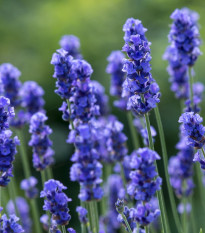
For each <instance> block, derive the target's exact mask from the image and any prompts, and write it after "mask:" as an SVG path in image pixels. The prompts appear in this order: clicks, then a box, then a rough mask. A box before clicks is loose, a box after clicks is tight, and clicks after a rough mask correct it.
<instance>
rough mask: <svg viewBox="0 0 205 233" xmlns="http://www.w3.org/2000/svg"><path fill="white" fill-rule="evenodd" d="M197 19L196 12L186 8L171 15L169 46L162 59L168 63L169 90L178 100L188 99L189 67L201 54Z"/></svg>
mask: <svg viewBox="0 0 205 233" xmlns="http://www.w3.org/2000/svg"><path fill="white" fill-rule="evenodd" d="M198 18H199V16H198V14H197V13H196V12H194V11H190V10H189V9H187V8H183V9H176V10H175V11H174V12H173V13H172V15H171V19H172V20H173V24H172V25H171V30H170V34H169V42H170V45H169V46H168V47H167V50H166V52H165V54H164V59H166V60H168V62H169V66H168V68H167V70H168V73H169V75H170V82H171V90H172V91H173V92H174V93H175V95H176V97H177V98H179V99H188V98H189V78H190V77H189V74H188V72H189V67H193V65H194V64H195V62H196V60H197V58H198V56H199V55H200V54H201V52H200V49H199V45H200V44H201V41H200V39H199V28H198V24H197V21H198Z"/></svg>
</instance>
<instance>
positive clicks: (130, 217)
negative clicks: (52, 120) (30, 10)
mask: <svg viewBox="0 0 205 233" xmlns="http://www.w3.org/2000/svg"><path fill="white" fill-rule="evenodd" d="M171 19H172V20H173V23H172V25H171V30H170V33H169V42H170V45H169V46H168V48H167V49H166V52H165V54H164V59H166V60H168V63H169V66H168V68H167V71H168V73H169V76H170V80H169V81H170V82H171V90H172V91H173V92H174V93H175V96H176V97H177V98H178V99H181V100H182V102H181V116H180V117H179V123H181V126H180V134H179V142H178V143H177V145H176V149H177V150H178V151H177V153H176V155H174V156H171V157H170V159H169V163H168V156H167V149H166V142H165V137H164V131H163V126H162V122H161V117H160V113H159V109H158V104H159V103H160V98H161V93H160V88H159V85H158V84H157V82H156V80H155V79H154V78H153V77H152V73H151V69H152V68H151V59H152V58H151V49H150V46H151V43H150V42H149V41H148V39H147V38H146V36H145V32H146V31H147V29H146V28H144V26H143V24H142V22H141V21H140V20H138V19H134V18H129V19H127V20H126V22H125V24H124V26H123V32H124V42H125V44H124V46H123V48H122V52H121V51H119V50H117V51H112V52H111V54H110V55H109V57H108V58H107V60H108V65H107V68H106V72H107V73H108V74H109V75H110V76H111V85H110V95H112V96H113V97H115V98H116V99H115V100H114V103H113V105H114V106H115V107H117V108H118V109H120V110H122V112H121V114H123V113H124V112H126V114H127V120H128V124H129V129H130V131H131V137H132V139H130V137H129V136H127V135H126V134H125V132H124V129H125V131H126V126H127V125H126V124H125V125H124V124H123V123H122V122H120V121H119V120H118V118H117V117H116V116H114V115H113V112H112V108H110V106H109V98H108V96H107V95H106V90H105V88H104V87H103V86H102V85H101V84H100V83H99V82H97V81H95V80H91V75H92V74H93V69H92V67H91V65H90V64H89V63H88V62H87V61H86V60H84V59H83V55H82V54H81V52H80V40H79V39H78V38H77V37H76V36H74V35H65V36H63V37H62V38H61V40H60V42H59V44H60V46H61V48H60V49H58V50H56V52H55V53H54V54H53V56H52V59H51V64H52V65H53V66H54V74H53V77H54V78H55V80H56V90H55V93H56V94H57V95H59V96H60V98H61V99H62V105H61V107H60V108H59V111H61V112H62V118H63V120H64V121H65V123H66V124H67V128H68V130H69V132H68V138H67V140H66V142H67V143H69V144H72V145H73V150H74V153H73V154H72V155H66V156H67V159H70V160H71V162H72V165H71V167H70V170H69V174H70V175H68V174H67V179H69V178H70V180H71V181H72V182H77V183H78V185H79V193H78V199H79V203H78V204H77V208H75V209H76V212H77V213H76V215H78V217H79V223H80V225H81V231H79V230H77V231H76V230H74V228H76V229H78V227H77V226H75V227H74V228H72V227H70V226H71V225H72V221H71V214H70V209H71V210H72V209H73V208H72V205H73V203H70V205H69V208H70V209H69V208H68V203H69V202H71V201H72V199H71V198H69V197H68V195H67V190H68V189H67V187H66V186H64V185H63V184H62V183H61V181H58V180H56V179H54V177H53V172H52V168H51V166H53V165H54V164H55V160H54V150H53V149H52V145H53V143H52V141H51V139H50V136H51V133H52V130H51V128H50V127H49V126H48V125H46V123H45V122H46V121H47V120H48V117H47V116H46V110H45V109H44V105H45V101H44V99H43V95H44V90H43V88H41V87H40V86H39V85H38V84H37V83H36V82H34V81H26V82H25V83H21V81H20V80H19V77H20V75H21V72H20V71H19V70H18V69H17V68H16V67H14V66H13V65H11V64H9V63H4V64H2V65H0V210H1V212H2V211H4V209H7V212H8V214H9V216H7V215H6V214H5V213H4V214H2V215H1V214H0V232H2V233H10V232H11V233H12V232H16V233H20V232H26V233H34V232H35V233H42V232H43V231H45V232H50V233H66V232H69V233H76V232H81V233H118V232H129V233H155V231H156V229H157V232H160V231H162V232H164V233H171V232H174V231H175V232H178V233H188V232H189V231H188V228H189V227H190V226H191V229H192V232H194V233H195V232H199V226H198V225H197V224H195V214H194V209H195V206H194V202H193V199H192V196H193V193H194V192H195V190H196V189H197V187H198V186H199V189H200V192H201V193H200V194H201V197H202V198H203V197H204V195H203V194H205V191H204V187H203V186H202V177H201V176H200V172H201V170H202V171H203V170H205V149H204V146H205V136H204V135H205V127H204V126H203V124H202V122H203V118H202V117H201V116H200V114H201V112H200V111H201V108H200V106H199V105H200V103H201V102H202V97H203V91H204V85H203V84H202V83H199V82H196V83H193V77H192V76H193V74H194V71H193V66H194V65H195V63H196V61H197V59H198V57H199V55H201V52H200V49H199V46H200V44H201V39H200V35H199V27H198V14H197V13H195V12H193V11H191V10H189V9H187V8H183V9H177V10H175V11H174V12H173V13H172V15H171ZM123 52H124V53H125V54H126V56H125V54H124V53H123ZM152 109H154V112H155V116H156V120H157V126H158V130H157V129H155V128H154V127H153V126H151V125H150V118H149V117H150V115H151V114H152ZM14 111H15V112H16V113H17V114H16V116H15V113H14ZM26 125H29V133H30V134H31V139H30V141H29V142H28V145H29V146H30V147H32V152H33V159H32V162H33V167H34V169H35V170H36V171H37V172H40V173H41V179H42V187H41V190H42V191H41V192H40V194H39V191H38V190H39V186H40V185H41V184H40V182H39V181H38V179H37V177H35V176H34V174H33V171H32V169H31V167H30V162H31V161H30V157H29V155H28V151H27V148H26V145H27V141H26V139H25V137H23V134H24V131H23V130H25V129H26V127H27V126H26ZM12 131H14V132H12ZM15 133H17V134H18V135H19V139H20V140H19V139H18V137H17V136H14V137H12V135H13V134H14V135H15ZM54 133H55V131H54ZM157 134H159V137H160V142H161V150H162V153H161V155H162V156H161V157H160V156H159V154H158V152H157V151H155V149H154V147H155V145H154V143H155V142H157V141H158V139H157V137H155V136H156V135H157ZM129 140H132V149H133V151H132V152H131V153H128V151H129V152H130V151H131V148H129V147H128V143H127V142H129ZM19 144H20V152H21V161H22V164H23V171H24V172H23V173H24V178H23V180H22V181H21V182H20V185H19V184H18V182H19V181H18V180H17V179H16V175H17V172H18V171H16V169H17V168H16V167H15V166H16V165H15V163H14V162H15V155H16V154H17V146H19ZM143 146H144V147H143ZM56 154H57V156H58V151H57V153H56ZM160 159H161V160H162V163H163V171H164V172H165V180H163V179H162V178H161V177H162V176H163V175H161V171H162V170H161V169H159V171H158V166H159V162H160V161H159V160H160ZM195 162H198V163H199V164H200V168H201V169H200V170H199V167H196V163H195ZM194 167H196V169H195V168H194ZM54 168H55V167H54ZM195 172H196V173H197V176H198V178H199V179H198V181H197V182H195V178H194V175H195ZM54 174H55V173H54ZM56 175H57V174H55V176H56ZM165 184H166V186H167V190H166V189H165ZM7 186H8V190H9V196H10V197H9V198H10V200H9V201H8V198H7V196H5V195H1V189H6V188H7ZM17 186H20V188H21V189H22V190H23V191H24V193H23V192H19V190H18V191H17V190H16V187H17ZM71 188H72V186H71V187H69V196H70V195H72V192H70V190H71ZM6 191H7V190H6ZM164 191H168V194H169V195H168V197H169V198H168V200H169V202H167V201H166V202H165V201H164V196H163V192H164ZM3 193H4V194H5V192H3ZM22 193H23V195H22V196H21V194H22ZM173 193H175V194H176V196H177V198H178V199H179V205H178V208H177V204H176V202H175V201H176V200H175V198H174V194H173ZM1 196H2V200H3V203H2V202H1ZM39 198H42V199H43V202H44V204H43V206H42V208H41V209H43V210H44V211H46V213H44V214H43V215H42V216H41V217H40V212H42V211H41V210H40V211H39V208H38V205H39V204H40V202H39ZM73 199H75V197H73ZM200 201H201V202H202V205H204V204H203V203H204V202H203V199H202V200H200ZM6 203H7V205H6ZM169 204H170V206H171V213H172V215H171V214H170V215H169V218H168V214H167V212H168V206H169ZM204 206H205V205H204ZM3 208H4V209H3ZM30 209H31V211H32V217H31V216H30V213H29V210H30ZM177 211H178V212H177ZM179 214H180V215H181V220H180V218H179ZM172 218H173V219H172ZM189 218H190V219H191V224H190V226H189V225H188V224H187V222H188V220H189ZM159 219H160V220H161V221H160V222H159V221H158V220H159ZM19 220H20V221H19ZM18 221H19V223H18ZM40 223H41V224H40ZM160 223H161V224H160ZM156 226H157V227H156ZM174 226H176V229H175V227H174ZM173 229H174V230H173ZM200 232H201V230H200Z"/></svg>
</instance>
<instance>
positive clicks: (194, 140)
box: [164, 8, 205, 213]
mask: <svg viewBox="0 0 205 233" xmlns="http://www.w3.org/2000/svg"><path fill="white" fill-rule="evenodd" d="M198 18H199V16H198V14H197V13H196V12H194V11H190V10H189V9H187V8H183V9H176V10H175V11H174V12H173V13H172V15H171V19H172V20H173V24H172V25H171V30H170V34H169V42H170V43H171V44H170V45H169V46H168V48H167V50H166V52H165V54H164V59H166V60H168V62H169V66H168V68H167V71H168V73H169V75H170V82H171V90H172V91H173V92H175V96H176V98H179V99H184V100H185V106H184V109H183V111H184V113H182V115H181V116H180V118H179V122H180V123H182V125H181V127H180V141H179V143H178V144H177V145H176V148H177V149H178V153H177V155H175V156H172V157H171V158H170V160H169V165H168V172H169V175H170V183H171V185H172V187H173V188H174V191H175V193H176V195H177V196H178V197H179V198H187V197H188V196H190V195H191V194H192V191H193V188H194V187H195V185H194V182H193V161H198V162H200V163H201V167H202V168H203V164H205V163H204V162H205V160H204V158H202V157H201V154H200V152H199V151H198V152H197V153H196V154H195V156H194V149H201V148H203V145H204V139H203V137H204V136H203V134H204V127H203V125H202V124H201V122H202V118H201V117H200V116H199V115H198V114H197V113H199V112H200V107H199V104H200V103H201V101H202V93H203V91H204V85H203V84H202V83H199V82H197V83H193V84H192V81H191V76H189V70H190V69H191V68H192V67H193V66H194V64H195V62H196V60H197V58H198V56H199V55H200V54H201V52H200V49H199V46H200V44H201V41H200V38H199V36H200V35H199V28H198V25H197V24H198V23H197V21H198ZM191 73H192V74H193V73H194V72H193V70H192V72H190V75H191ZM192 93H193V94H192ZM192 95H193V96H192ZM188 205H190V203H188ZM182 207H183V208H182ZM190 208H191V207H190ZM190 208H189V209H190ZM186 209H187V207H186V206H184V205H183V204H181V207H180V211H179V212H180V213H182V212H184V211H185V210H186ZM189 212H190V211H187V213H189Z"/></svg>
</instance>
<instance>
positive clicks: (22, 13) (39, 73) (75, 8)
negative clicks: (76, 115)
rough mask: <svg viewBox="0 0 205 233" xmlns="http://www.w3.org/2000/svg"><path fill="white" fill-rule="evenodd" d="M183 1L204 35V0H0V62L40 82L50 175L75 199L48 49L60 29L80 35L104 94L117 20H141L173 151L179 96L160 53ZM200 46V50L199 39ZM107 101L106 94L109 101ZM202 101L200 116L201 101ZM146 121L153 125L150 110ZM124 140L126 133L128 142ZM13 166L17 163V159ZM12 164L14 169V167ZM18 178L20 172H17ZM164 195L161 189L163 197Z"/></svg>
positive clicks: (200, 72) (119, 39)
mask: <svg viewBox="0 0 205 233" xmlns="http://www.w3.org/2000/svg"><path fill="white" fill-rule="evenodd" d="M184 6H186V7H189V8H191V9H192V10H196V11H197V12H198V13H199V14H200V21H199V22H200V25H201V30H200V32H201V37H202V40H203V39H204V38H205V23H204V22H205V1H204V0H193V1H191V0H190V1H185V0H180V1H179V0H154V1H153V0H101V1H100V0H35V1H28V0H18V1H17V0H0V63H4V62H10V63H12V64H13V65H15V66H16V67H18V68H19V69H20V70H21V72H22V76H21V80H22V81H26V80H35V81H36V82H38V83H39V84H40V85H41V86H42V87H43V88H44V90H45V100H46V106H45V108H46V111H47V115H48V117H49V121H48V123H49V124H50V126H51V128H52V129H53V131H54V133H53V135H52V139H53V141H54V149H55V151H56V165H55V167H54V174H55V178H56V179H60V180H61V181H62V182H63V183H64V184H65V185H67V186H68V194H69V196H70V197H72V198H73V200H74V202H76V201H77V192H78V191H77V189H78V185H77V184H71V183H70V181H69V167H70V165H71V164H70V162H69V158H70V156H71V154H72V147H71V146H69V145H67V144H66V143H65V140H66V138H67V134H68V128H67V124H66V123H64V122H63V120H62V119H61V114H60V113H59V112H58V107H59V106H60V105H61V102H62V101H61V99H60V97H59V96H57V95H56V94H55V93H54V89H55V80H54V79H53V78H52V74H53V67H52V66H51V65H50V60H51V56H52V54H53V52H55V50H56V49H58V48H59V44H58V41H59V40H60V38H61V36H62V35H65V34H74V35H76V36H78V37H79V38H80V41H81V51H82V54H83V56H84V58H85V59H86V60H87V61H88V62H89V63H91V65H92V67H93V69H94V73H93V75H92V79H96V80H98V81H99V82H100V83H101V84H103V85H104V86H105V88H106V93H107V94H109V83H110V79H109V76H108V75H107V74H106V73H105V68H106V65H107V61H106V58H107V57H108V55H109V54H110V52H111V51H112V50H120V49H121V48H122V46H123V32H122V26H123V24H124V23H125V21H126V19H127V18H129V17H134V18H138V19H140V20H142V22H143V25H144V26H145V27H146V28H148V32H147V34H146V35H147V38H148V40H149V41H151V42H152V46H151V49H152V57H153V59H152V68H153V69H152V74H153V77H154V78H155V79H156V80H157V82H158V83H159V85H160V88H161V92H162V98H161V103H160V111H161V115H162V121H163V125H164V129H165V136H166V140H167V145H168V154H169V156H170V155H173V154H175V153H176V150H175V144H176V143H177V140H178V127H179V124H178V123H177V121H178V118H179V114H180V109H179V101H178V100H176V99H175V98H174V94H173V93H172V92H171V91H170V85H169V82H168V74H167V72H166V66H167V63H166V62H165V61H163V60H162V55H163V53H164V51H165V48H166V46H167V45H168V40H167V35H168V32H169V24H170V23H171V20H170V18H169V16H170V14H171V13H172V12H173V11H174V9H175V8H181V7H184ZM201 50H202V52H204V50H205V47H204V44H202V46H201ZM204 62H205V56H201V57H200V58H199V59H198V61H197V63H196V66H195V71H196V77H195V78H196V79H197V80H200V81H202V82H203V78H204V66H203V64H204ZM112 101H113V99H112V98H110V105H111V106H112ZM202 105H203V106H202V109H203V112H202V116H203V113H204V109H205V105H204V104H202ZM112 112H113V113H114V114H116V115H118V117H119V119H120V120H121V121H123V122H124V124H125V132H126V134H127V135H129V130H128V125H127V122H126V117H125V114H124V113H123V112H120V111H119V110H117V109H115V108H112ZM151 122H152V124H153V125H156V123H155V118H154V116H153V113H152V114H151ZM129 141H130V139H129V140H128V144H129V145H130V143H129ZM156 148H157V150H158V151H159V152H160V153H161V151H160V148H159V138H157V140H156ZM131 149H132V148H130V150H131ZM17 166H19V167H20V164H19V163H18V164H17ZM16 170H17V173H18V167H17V168H16ZM36 175H37V176H38V174H36ZM162 176H163V174H162ZM62 177H63V178H62ZM18 178H19V179H20V178H22V174H21V173H20V172H19V177H18ZM166 195H167V194H166V192H165V199H166ZM70 206H71V213H72V215H73V219H72V221H71V226H75V225H76V222H77V220H76V214H75V213H74V205H73V204H72V203H71V204H70ZM199 217H200V213H198V218H199ZM199 219H200V218H199ZM201 219H202V217H201Z"/></svg>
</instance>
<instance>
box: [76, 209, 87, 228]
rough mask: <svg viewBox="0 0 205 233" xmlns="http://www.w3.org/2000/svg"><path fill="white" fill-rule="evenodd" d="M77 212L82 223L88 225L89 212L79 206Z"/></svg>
mask: <svg viewBox="0 0 205 233" xmlns="http://www.w3.org/2000/svg"><path fill="white" fill-rule="evenodd" d="M76 212H78V217H79V220H80V222H81V223H82V224H85V225H86V224H87V223H88V216H87V214H88V211H87V210H86V209H85V208H83V207H82V206H77V208H76Z"/></svg>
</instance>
